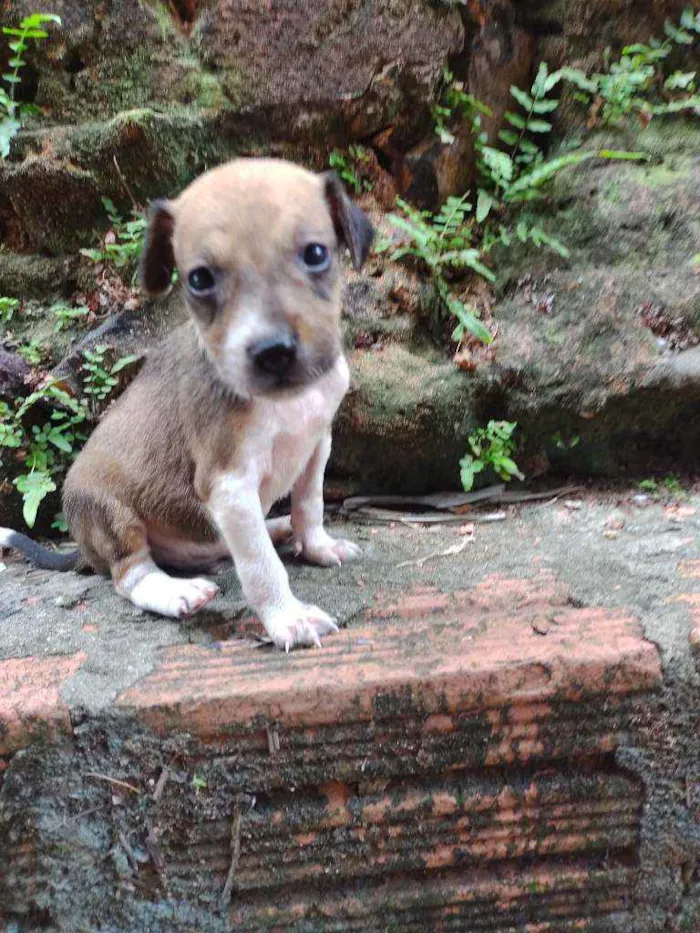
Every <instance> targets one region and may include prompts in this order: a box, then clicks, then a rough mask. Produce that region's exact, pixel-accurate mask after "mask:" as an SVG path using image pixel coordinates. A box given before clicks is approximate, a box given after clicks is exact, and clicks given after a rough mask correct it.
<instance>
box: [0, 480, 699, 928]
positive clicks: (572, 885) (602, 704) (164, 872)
mask: <svg viewBox="0 0 700 933" xmlns="http://www.w3.org/2000/svg"><path fill="white" fill-rule="evenodd" d="M636 495H637V493H636V491H620V492H609V491H608V492H591V491H587V492H584V493H581V494H574V495H572V496H570V497H569V498H568V499H565V500H559V501H557V502H552V503H548V504H541V503H540V504H535V505H529V506H521V507H510V508H508V509H506V518H505V520H504V521H501V522H496V523H480V522H479V521H478V520H477V521H476V522H475V523H474V527H473V530H472V529H471V528H470V527H468V526H469V525H470V523H471V522H472V521H473V519H474V517H475V516H476V517H477V519H478V517H479V516H480V515H481V514H483V511H482V512H475V513H474V515H469V514H467V515H465V516H464V526H460V525H451V526H438V527H437V528H436V529H433V530H431V529H427V528H417V527H415V526H405V525H402V524H400V523H398V524H396V525H394V526H386V525H385V526H377V527H373V526H371V525H368V524H359V523H351V525H350V527H347V528H345V529H344V531H343V533H344V534H347V535H348V536H351V537H353V538H354V539H355V540H357V541H358V542H359V543H361V544H362V545H363V548H364V554H363V557H362V558H361V559H360V560H359V561H358V562H357V563H355V564H353V565H350V566H348V567H346V568H344V569H341V570H338V571H335V570H332V571H329V570H322V569H319V568H312V567H306V566H302V565H297V564H291V565H290V573H291V576H292V579H293V585H294V588H295V591H296V592H297V594H298V595H299V596H301V597H302V598H304V599H308V600H312V601H314V602H318V603H319V604H320V605H322V606H323V607H324V608H326V609H329V610H330V611H332V612H334V613H335V615H336V616H337V617H338V618H339V620H340V621H341V622H342V623H344V624H345V625H346V628H344V630H343V631H342V632H341V633H339V634H338V635H337V636H335V637H334V638H331V639H328V640H327V641H326V642H325V644H324V648H323V650H321V651H307V652H300V653H296V654H294V655H291V656H289V657H285V656H283V655H281V654H279V653H277V652H274V651H272V650H271V649H270V648H269V646H266V645H264V644H262V643H261V642H260V640H259V635H260V633H261V629H260V628H259V627H258V624H257V623H256V622H255V620H253V619H251V617H250V615H249V614H248V612H247V611H246V609H245V606H244V605H243V603H242V601H241V598H240V591H239V588H238V584H237V582H236V580H235V574H233V573H232V572H227V573H225V574H223V575H222V576H220V577H219V578H218V582H219V583H221V584H222V594H221V596H220V597H218V599H217V601H216V602H215V603H214V604H213V606H212V608H211V609H210V610H208V611H207V612H205V613H202V614H200V615H199V616H196V617H195V618H193V619H192V620H189V621H187V622H185V623H175V622H171V621H168V620H163V619H158V618H156V617H154V616H151V615H150V614H147V613H143V612H141V611H139V610H136V609H134V608H133V607H131V606H130V605H129V604H127V603H125V602H123V601H122V600H120V599H118V598H117V597H116V596H114V594H113V593H112V591H111V588H110V586H109V585H108V584H107V583H106V582H105V581H103V580H101V579H99V578H96V577H90V576H77V575H74V574H64V575H57V574H51V573H46V572H40V571H29V570H27V569H26V567H25V566H24V565H23V564H21V563H20V562H19V561H16V560H15V559H14V558H10V557H6V558H4V561H5V564H6V568H5V570H3V571H2V572H1V573H0V780H2V776H3V775H4V777H5V780H4V784H3V786H2V790H1V791H0V865H1V864H2V863H3V861H4V863H5V866H6V869H5V871H4V872H0V917H2V916H3V912H4V915H5V921H4V922H5V930H6V931H7V933H29V931H35V930H36V931H38V930H52V931H53V930H55V931H69V930H70V931H71V933H73V931H75V933H82V931H86V933H87V931H107V930H109V931H119V933H121V931H129V933H131V931H134V933H137V931H138V933H143V931H145V930H148V931H151V930H152V931H161V930H162V931H166V930H167V931H181V930H182V931H190V930H191V931H195V930H197V931H201V933H208V931H212V933H213V931H220V930H221V931H223V930H295V931H300V933H301V931H312V930H313V931H316V930H318V931H331V930H333V931H346V930H347V931H349V930H372V931H374V930H376V931H380V930H382V931H383V930H399V929H401V930H416V931H418V930H432V929H434V930H445V931H448V930H449V931H452V930H455V931H456V930H460V931H469V933H471V931H475V930H491V931H498V933H506V931H508V933H511V931H516V930H517V931H521V930H522V931H524V930H526V929H527V930H533V929H537V930H538V931H540V930H541V931H551V933H559V931H562V933H563V931H569V930H574V929H576V930H584V931H586V933H594V931H595V933H602V931H618V933H619V931H625V933H647V931H657V930H658V931H661V930H664V931H665V930H671V931H673V930H677V931H685V933H690V931H697V930H700V867H699V866H700V743H699V742H698V718H699V713H700V702H699V699H700V677H699V676H698V673H697V670H696V664H695V652H696V651H697V650H698V648H700V545H699V541H700V538H699V536H698V529H699V528H700V493H698V491H697V490H696V491H693V492H691V493H689V494H686V495H685V496H684V497H683V498H678V499H673V500H671V499H666V501H657V500H655V499H654V498H653V497H647V499H646V501H644V502H642V503H641V504H639V503H638V502H637V501H635V496H636ZM487 511H488V510H487ZM465 526H466V527H465ZM462 545H463V547H461V550H460V546H462ZM448 550H449V551H451V552H450V553H447V554H443V552H445V551H448ZM427 555H435V556H433V557H431V558H430V559H428V560H426V561H425V562H424V563H416V562H417V561H418V560H419V559H420V558H422V557H426V556H427ZM437 555H442V556H437ZM160 785H162V786H160ZM159 786H160V789H159V790H158V789H157V788H159ZM0 929H2V925H1V924H0Z"/></svg>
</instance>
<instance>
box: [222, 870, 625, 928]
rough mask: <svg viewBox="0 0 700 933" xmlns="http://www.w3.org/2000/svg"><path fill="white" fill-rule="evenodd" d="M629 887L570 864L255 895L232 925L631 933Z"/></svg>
mask: <svg viewBox="0 0 700 933" xmlns="http://www.w3.org/2000/svg"><path fill="white" fill-rule="evenodd" d="M633 881H634V872H633V871H632V870H631V869H629V868H625V867H615V868H609V869H607V870H605V871H599V870H591V868H590V866H587V865H577V864H576V863H573V864H570V865H565V866H562V865H552V866H547V867H545V868H535V869H528V868H521V867H520V866H514V865H508V866H504V867H499V868H491V869H489V870H488V871H483V872H467V871H463V872H459V873H454V872H453V873H444V874H443V873H436V874H434V875H431V876H429V877H425V876H423V875H416V876H413V877H408V878H405V879H401V880H397V879H393V878H392V879H389V880H387V881H385V882H384V883H383V884H377V885H372V886H368V885H363V886H361V887H360V886H354V887H350V888H340V889H336V890H335V891H334V892H333V896H332V897H326V898H322V899H321V898H318V897H317V896H315V895H314V894H307V893H306V892H303V891H298V892H295V893H293V894H291V895H290V896H289V897H288V898H283V899H281V900H276V901H275V902H274V903H271V901H270V899H269V897H267V896H266V895H264V894H260V895H258V897H257V898H256V899H255V900H254V901H252V902H244V903H243V904H242V905H241V906H239V907H236V908H234V910H233V914H232V926H233V928H234V929H235V930H237V931H241V933H243V931H245V933H252V931H260V933H262V931H266V933H282V931H283V930H284V931H286V930H296V929H298V930H307V929H313V930H314V931H317V930H319V931H320V930H322V931H324V933H346V931H352V933H360V931H362V933H385V931H387V930H394V929H395V930H401V931H407V933H428V931H440V933H443V931H444V933H481V931H488V933H514V931H521V930H532V931H537V933H574V931H577V933H581V931H585V933H619V931H620V930H629V931H630V933H631V931H632V930H633V927H632V926H631V924H630V920H631V918H630V915H629V912H628V910H627V907H628V905H629V900H630V891H631V886H632V884H633ZM304 917H306V918H309V920H310V921H311V923H313V926H309V925H304V922H303V921H302V919H301V918H304Z"/></svg>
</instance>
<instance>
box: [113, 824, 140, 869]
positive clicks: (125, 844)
mask: <svg viewBox="0 0 700 933" xmlns="http://www.w3.org/2000/svg"><path fill="white" fill-rule="evenodd" d="M117 838H118V839H119V844H120V846H121V847H122V849H124V851H125V852H126V858H127V861H128V862H129V865H131V868H132V870H133V871H138V870H139V863H138V861H137V860H136V856H135V855H134V850H133V849H132V848H131V846H130V845H129V840H128V839H127V838H126V836H125V835H124V833H123V832H122V831H121V830H119V835H118V837H117Z"/></svg>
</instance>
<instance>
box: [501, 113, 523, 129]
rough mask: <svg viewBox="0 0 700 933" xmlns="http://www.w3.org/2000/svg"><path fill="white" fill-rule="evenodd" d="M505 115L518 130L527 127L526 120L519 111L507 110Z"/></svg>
mask: <svg viewBox="0 0 700 933" xmlns="http://www.w3.org/2000/svg"><path fill="white" fill-rule="evenodd" d="M505 117H506V120H507V121H508V122H509V123H510V125H511V126H514V127H515V128H516V129H518V130H524V129H525V120H524V119H523V118H522V117H521V116H519V115H518V114H517V113H512V111H510V110H506V113H505Z"/></svg>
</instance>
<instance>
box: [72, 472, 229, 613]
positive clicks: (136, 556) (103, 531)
mask: <svg viewBox="0 0 700 933" xmlns="http://www.w3.org/2000/svg"><path fill="white" fill-rule="evenodd" d="M66 504H67V505H68V520H69V523H70V524H71V527H72V528H73V529H74V530H75V533H76V539H77V540H78V541H79V544H80V549H81V552H82V553H83V554H84V555H85V557H86V558H87V560H88V561H89V563H90V564H91V565H92V566H93V567H94V568H95V569H96V570H99V571H101V572H104V571H106V570H109V572H110V574H111V576H112V581H113V583H114V588H115V590H116V591H117V593H119V594H120V596H125V597H126V598H127V599H128V600H130V601H131V602H132V603H133V604H134V605H135V606H138V607H139V608H140V609H147V610H148V611H149V612H157V613H159V614H160V615H164V616H170V617H171V618H175V619H178V618H181V617H182V616H188V615H191V614H192V613H194V612H197V610H198V609H201V608H202V606H204V605H206V603H208V602H209V601H210V600H211V599H213V598H214V596H216V594H217V593H218V591H219V588H218V586H217V585H216V584H215V583H211V582H210V581H209V580H205V579H203V578H201V577H196V578H194V579H184V578H179V577H171V576H169V575H168V574H167V573H165V572H164V571H162V570H160V568H159V567H157V566H156V564H155V562H154V560H153V558H152V556H151V551H150V548H149V545H148V535H147V531H146V527H145V525H144V523H143V522H142V521H141V519H140V518H139V516H138V515H137V514H136V513H135V512H134V511H133V510H132V509H131V508H130V507H129V506H127V505H125V504H124V503H122V502H120V501H119V500H118V499H117V498H116V497H114V496H111V495H109V494H104V493H100V494H94V493H90V492H84V491H82V490H81V491H80V492H79V493H77V494H76V493H74V494H72V495H71V497H70V499H68V500H67V501H66Z"/></svg>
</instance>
